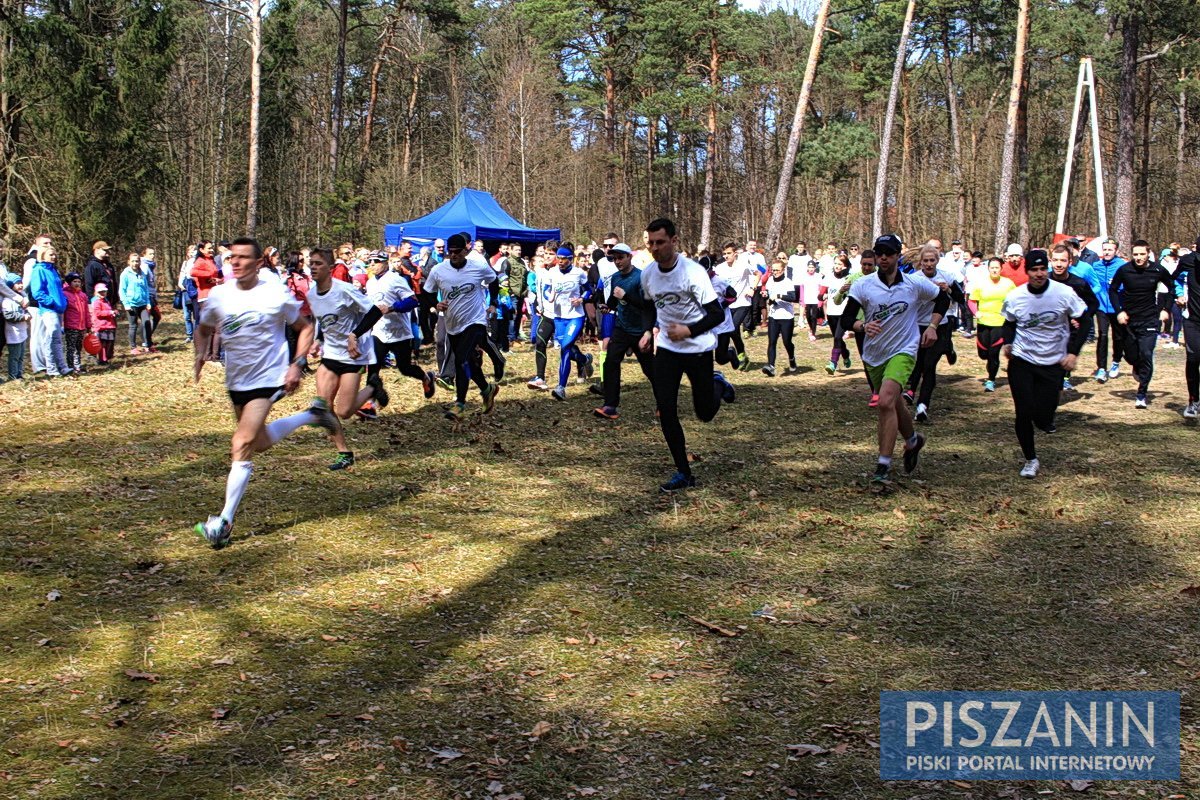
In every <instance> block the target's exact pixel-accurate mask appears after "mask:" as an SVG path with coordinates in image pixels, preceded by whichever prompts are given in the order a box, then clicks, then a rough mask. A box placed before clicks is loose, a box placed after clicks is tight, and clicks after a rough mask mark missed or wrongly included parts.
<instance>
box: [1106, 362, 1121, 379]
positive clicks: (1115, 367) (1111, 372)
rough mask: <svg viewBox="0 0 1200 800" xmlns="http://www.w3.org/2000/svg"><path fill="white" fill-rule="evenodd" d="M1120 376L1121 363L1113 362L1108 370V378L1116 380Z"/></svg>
mask: <svg viewBox="0 0 1200 800" xmlns="http://www.w3.org/2000/svg"><path fill="white" fill-rule="evenodd" d="M1120 374H1121V362H1119V361H1114V362H1113V363H1112V366H1111V367H1109V368H1108V377H1110V378H1116V377H1117V376H1119V375H1120Z"/></svg>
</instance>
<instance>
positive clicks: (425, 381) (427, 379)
mask: <svg viewBox="0 0 1200 800" xmlns="http://www.w3.org/2000/svg"><path fill="white" fill-rule="evenodd" d="M421 388H422V389H424V391H425V399H426V400H429V399H430V398H432V397H433V394H434V392H436V391H437V375H435V374H433V371H432V370H430V371H428V372H426V373H425V376H424V377H423V378H421Z"/></svg>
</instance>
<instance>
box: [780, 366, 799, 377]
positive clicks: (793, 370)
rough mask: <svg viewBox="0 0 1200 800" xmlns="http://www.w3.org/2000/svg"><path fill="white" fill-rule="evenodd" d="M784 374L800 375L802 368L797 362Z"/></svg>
mask: <svg viewBox="0 0 1200 800" xmlns="http://www.w3.org/2000/svg"><path fill="white" fill-rule="evenodd" d="M783 374H784V375H799V374H800V368H799V367H797V366H796V365H795V364H791V365H789V366H788V367H787V368H786V369H785V370H784V371H783Z"/></svg>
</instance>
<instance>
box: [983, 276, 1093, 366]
mask: <svg viewBox="0 0 1200 800" xmlns="http://www.w3.org/2000/svg"><path fill="white" fill-rule="evenodd" d="M1085 311H1087V304H1086V303H1084V302H1083V299H1082V298H1080V296H1079V295H1077V294H1075V290H1074V289H1071V288H1068V287H1067V285H1066V284H1062V283H1059V282H1058V281H1053V280H1052V281H1050V283H1049V284H1048V285H1047V286H1046V291H1044V292H1042V293H1041V294H1034V293H1033V292H1031V291H1029V284H1027V283H1026V284H1023V285H1021V286H1018V287H1017V288H1016V289H1013V290H1012V291H1011V292H1009V293H1008V296H1007V297H1005V298H1004V306H1003V308H1002V310H1001V312H1000V313H1002V314H1003V315H1004V318H1005V319H1006V320H1008V321H1009V322H1016V323H1017V335H1016V336H1015V337H1014V340H1013V343H1012V354H1013V355H1014V356H1016V357H1017V358H1020V359H1024V360H1025V361H1028V362H1029V363H1030V364H1040V365H1042V366H1048V365H1050V364H1057V363H1058V362H1059V361H1061V360H1062V358H1063V356H1065V355H1066V354H1067V345H1068V343H1069V342H1070V340H1071V320H1072V319H1073V318H1076V317H1079V316H1082V315H1083V313H1084V312H1085Z"/></svg>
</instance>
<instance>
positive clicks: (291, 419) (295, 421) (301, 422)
mask: <svg viewBox="0 0 1200 800" xmlns="http://www.w3.org/2000/svg"><path fill="white" fill-rule="evenodd" d="M316 421H317V418H316V417H315V416H314V415H313V413H312V412H311V411H301V412H299V413H297V414H292V415H291V416H288V417H282V418H281V419H277V420H275V421H274V422H268V423H267V427H266V431H267V438H268V439H270V440H271V444H272V445H276V444H278V443H279V441H280V440H281V439H283V437H285V436H290V435H291V434H292V433H293V432H294V431H296V430H297V429H299V428H303V427H304V426H305V425H311V424H312V423H314V422H316Z"/></svg>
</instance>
